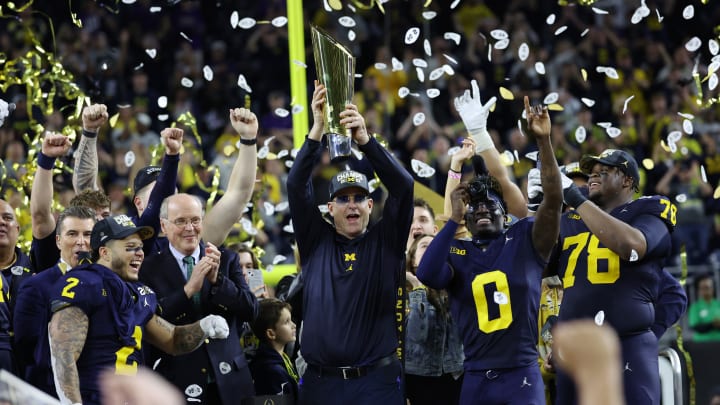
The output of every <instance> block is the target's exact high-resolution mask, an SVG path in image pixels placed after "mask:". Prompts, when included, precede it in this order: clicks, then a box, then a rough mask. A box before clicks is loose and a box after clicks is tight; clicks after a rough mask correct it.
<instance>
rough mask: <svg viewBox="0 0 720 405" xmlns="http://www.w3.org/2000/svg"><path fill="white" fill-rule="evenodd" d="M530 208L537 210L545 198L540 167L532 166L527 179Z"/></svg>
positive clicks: (530, 209) (533, 210)
mask: <svg viewBox="0 0 720 405" xmlns="http://www.w3.org/2000/svg"><path fill="white" fill-rule="evenodd" d="M527 196H528V210H529V211H532V212H535V211H537V209H538V207H539V206H540V203H541V202H542V200H543V189H542V182H541V181H540V169H538V168H532V169H530V172H528V181H527Z"/></svg>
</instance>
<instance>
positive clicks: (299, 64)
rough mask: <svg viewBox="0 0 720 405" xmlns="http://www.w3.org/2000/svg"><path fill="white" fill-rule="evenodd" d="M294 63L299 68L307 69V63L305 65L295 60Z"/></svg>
mask: <svg viewBox="0 0 720 405" xmlns="http://www.w3.org/2000/svg"><path fill="white" fill-rule="evenodd" d="M292 63H294V64H296V65H298V66H300V67H302V68H305V69H307V64H305V63H303V62H300V61H299V60H296V59H293V61H292Z"/></svg>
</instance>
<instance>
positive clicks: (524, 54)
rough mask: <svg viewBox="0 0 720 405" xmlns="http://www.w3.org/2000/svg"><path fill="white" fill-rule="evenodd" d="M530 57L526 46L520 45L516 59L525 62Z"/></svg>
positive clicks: (524, 44)
mask: <svg viewBox="0 0 720 405" xmlns="http://www.w3.org/2000/svg"><path fill="white" fill-rule="evenodd" d="M528 56H530V47H529V46H528V44H526V43H525V42H523V43H522V44H520V47H518V59H520V60H521V61H523V62H525V60H526V59H527V58H528Z"/></svg>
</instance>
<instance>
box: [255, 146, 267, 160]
mask: <svg viewBox="0 0 720 405" xmlns="http://www.w3.org/2000/svg"><path fill="white" fill-rule="evenodd" d="M268 153H270V148H268V147H267V145H265V146H263V147H261V148H260V149H258V151H257V157H258V159H265V158H266V157H267V155H268Z"/></svg>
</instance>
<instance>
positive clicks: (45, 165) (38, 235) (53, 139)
mask: <svg viewBox="0 0 720 405" xmlns="http://www.w3.org/2000/svg"><path fill="white" fill-rule="evenodd" d="M71 146H72V143H71V142H70V139H68V137H67V136H65V135H63V134H59V133H56V132H48V133H46V134H45V137H44V138H43V141H42V146H41V149H40V153H39V154H38V167H37V170H36V171H35V177H34V178H33V184H32V194H31V195H30V215H31V216H32V235H33V237H34V238H35V239H43V238H46V237H47V236H48V235H50V234H51V233H53V231H55V217H54V216H53V215H52V201H53V179H52V177H53V173H52V171H53V168H54V167H55V160H56V159H57V158H58V157H61V156H64V155H65V154H66V153H67V151H68V150H70V147H71ZM39 270H42V269H39Z"/></svg>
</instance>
